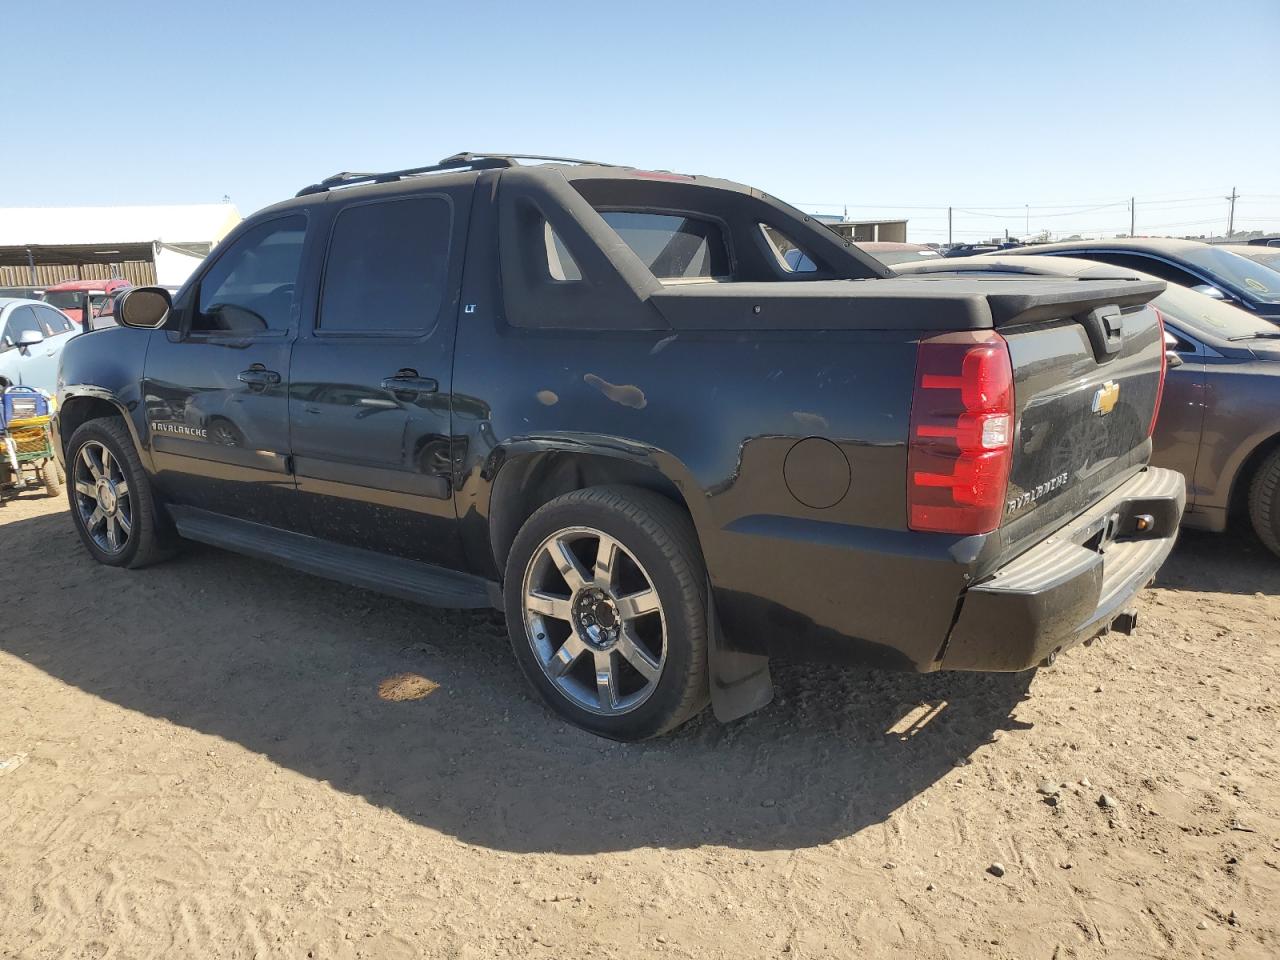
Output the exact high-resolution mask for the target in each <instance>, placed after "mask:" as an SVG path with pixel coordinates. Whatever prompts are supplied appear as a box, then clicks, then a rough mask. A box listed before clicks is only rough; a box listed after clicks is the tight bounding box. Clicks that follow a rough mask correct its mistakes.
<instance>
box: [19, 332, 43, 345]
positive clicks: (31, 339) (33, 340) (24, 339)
mask: <svg viewBox="0 0 1280 960" xmlns="http://www.w3.org/2000/svg"><path fill="white" fill-rule="evenodd" d="M42 343H44V334H43V333H41V332H40V331H39V330H23V331H22V332H21V333H20V334H18V346H19V347H38V346H40V344H42Z"/></svg>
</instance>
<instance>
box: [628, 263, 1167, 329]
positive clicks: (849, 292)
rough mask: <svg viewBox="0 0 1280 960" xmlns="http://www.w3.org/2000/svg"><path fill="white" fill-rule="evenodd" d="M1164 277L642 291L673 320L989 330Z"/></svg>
mask: <svg viewBox="0 0 1280 960" xmlns="http://www.w3.org/2000/svg"><path fill="white" fill-rule="evenodd" d="M1164 288H1165V284H1164V281H1162V280H1154V281H1152V280H1123V279H1115V280H1074V279H1059V278H1056V277H1029V278H1021V277H1017V278H1007V279H985V278H983V279H969V278H964V279H956V278H950V277H947V278H939V279H933V278H929V277H925V276H921V277H893V278H890V279H886V280H812V281H784V282H764V283H717V282H715V281H712V280H708V281H706V282H702V283H696V282H695V283H681V284H672V285H665V286H663V287H662V288H661V289H659V290H656V291H654V292H652V293H650V294H649V297H648V300H649V302H650V303H652V304H653V305H654V306H655V307H657V309H658V311H659V312H660V313H661V314H662V316H663V318H664V319H665V320H666V321H667V323H669V324H670V325H671V327H672V329H675V330H988V329H991V328H992V327H1006V326H1013V325H1016V324H1023V323H1036V322H1043V321H1047V320H1059V319H1065V318H1068V317H1074V318H1077V319H1080V320H1081V322H1084V320H1083V318H1085V317H1088V316H1089V315H1090V314H1092V313H1093V312H1094V311H1097V310H1099V309H1102V308H1106V307H1113V308H1117V309H1119V310H1123V309H1125V308H1127V307H1135V306H1141V305H1142V304H1145V303H1148V302H1150V301H1151V300H1152V299H1154V298H1155V297H1157V296H1158V295H1159V294H1161V293H1162V292H1163V291H1164Z"/></svg>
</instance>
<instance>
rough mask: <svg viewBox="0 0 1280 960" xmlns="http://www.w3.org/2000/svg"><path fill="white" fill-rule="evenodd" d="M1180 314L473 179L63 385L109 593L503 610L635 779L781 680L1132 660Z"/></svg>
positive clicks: (1069, 283) (762, 230) (259, 262)
mask: <svg viewBox="0 0 1280 960" xmlns="http://www.w3.org/2000/svg"><path fill="white" fill-rule="evenodd" d="M521 161H523V162H521ZM530 161H536V162H530ZM792 251H799V252H800V253H801V254H803V256H800V255H792V256H790V257H788V256H787V254H788V253H791V252H792ZM1162 289H1163V284H1162V283H1159V282H1146V281H1137V280H1071V279H1044V278H1029V279H1027V278H1024V279H1016V278H1015V279H999V280H988V279H944V280H937V279H926V278H902V277H897V276H895V275H894V273H893V271H892V270H890V269H888V268H887V267H884V266H882V265H880V264H879V263H878V262H877V261H875V260H874V259H872V258H871V257H870V256H867V255H865V254H863V253H861V252H859V251H858V249H857V248H856V247H854V246H852V245H851V244H850V243H849V242H847V241H845V240H844V239H842V238H841V237H839V236H837V235H836V234H835V233H834V232H833V231H831V230H829V229H828V228H827V227H825V226H823V225H822V224H821V223H819V222H816V221H814V220H813V219H811V218H810V217H807V216H805V215H804V214H802V213H801V212H799V211H798V210H796V209H794V208H792V207H790V206H787V205H786V204H783V203H780V202H779V201H777V200H776V199H774V198H773V197H771V196H769V195H767V194H765V193H762V192H760V191H759V190H755V189H752V188H749V187H745V186H742V185H740V184H736V183H731V182H728V181H724V180H718V179H713V178H709V177H704V176H686V175H682V174H676V173H670V172H666V171H646V170H638V169H632V168H628V167H618V166H611V165H607V164H599V163H589V162H581V161H569V160H556V159H554V158H545V157H535V158H529V157H515V156H509V155H498V154H483V155H479V154H459V155H457V156H454V157H450V158H448V159H447V160H444V161H442V162H441V163H439V164H436V165H433V166H430V167H422V168H417V169H411V170H400V171H392V172H387V173H378V174H338V175H336V176H334V177H330V178H329V179H327V180H325V181H322V182H321V183H318V184H315V185H312V186H309V187H306V188H305V189H303V190H302V191H300V192H299V194H298V195H297V196H296V197H295V198H294V199H292V200H287V201H285V202H283V203H280V204H277V205H275V206H273V207H269V208H267V209H266V210H263V211H261V212H260V213H258V214H256V215H254V216H252V217H250V218H249V219H248V220H246V221H245V222H244V223H242V224H240V225H239V226H238V227H237V229H236V230H235V231H234V232H233V233H231V234H230V235H229V236H228V237H227V238H226V239H225V240H223V241H222V242H221V243H220V244H219V245H218V247H217V248H216V249H215V250H214V251H213V253H212V254H211V255H210V256H209V258H208V259H207V260H206V262H205V263H204V264H203V265H202V266H201V267H200V269H199V270H198V271H197V272H196V273H195V275H194V276H192V277H191V279H190V280H189V281H188V282H187V283H186V285H185V286H184V287H183V288H182V289H181V290H180V291H178V292H177V293H176V294H172V295H171V294H170V293H169V292H168V291H167V290H164V289H161V288H158V287H142V288H136V289H133V290H131V291H130V292H129V293H128V294H126V295H125V296H124V298H123V299H122V301H121V303H120V305H119V310H118V313H119V317H120V320H121V323H122V325H121V326H119V327H114V328H108V329H104V330H98V331H93V332H90V333H86V334H85V335H84V336H80V337H77V338H76V339H75V340H74V341H72V342H71V343H69V344H68V345H67V347H66V348H65V350H64V351H63V354H62V365H61V370H60V374H59V382H58V395H59V396H58V398H59V409H58V414H57V422H56V427H57V430H58V434H59V437H58V446H59V450H60V452H61V453H62V454H63V456H64V462H65V465H66V469H67V472H68V475H69V482H68V485H67V486H68V494H69V498H70V505H71V516H72V519H73V521H74V523H75V525H76V529H77V530H78V532H79V534H80V537H81V539H82V540H83V541H84V545H85V547H86V548H87V549H88V551H89V552H90V553H91V554H92V555H93V557H94V558H95V559H97V560H98V561H100V562H102V563H105V564H111V565H115V566H124V567H142V566H145V565H147V564H149V563H152V562H155V561H156V560H158V559H161V558H162V557H164V556H166V554H167V553H168V552H169V551H170V550H171V549H172V548H173V546H174V544H175V543H176V541H177V540H179V539H182V538H185V539H190V540H198V541H203V542H204V543H208V544H214V545H216V546H219V547H223V548H226V549H229V550H235V551H239V552H241V553H244V554H249V555H252V556H256V557H262V558H267V559H270V560H274V561H277V562H280V563H283V564H287V565H289V566H292V567H295V568H298V569H301V570H305V571H309V572H311V573H314V574H318V575H320V576H324V577H330V578H333V579H335V580H340V581H344V582H346V583H350V584H355V585H358V586H361V587H366V588H369V589H372V590H378V591H382V592H384V593H387V594H391V595H394V596H397V597H403V598H408V599H411V600H415V601H421V602H424V603H427V604H434V605H439V606H448V607H488V606H495V607H499V608H501V609H503V610H504V611H505V613H506V619H507V623H508V625H509V631H510V636H511V644H512V648H513V650H514V652H515V656H516V659H517V661H518V662H519V663H520V666H521V668H522V669H523V671H524V673H525V675H526V676H527V677H528V679H529V681H530V683H531V684H532V685H533V687H534V688H535V689H536V690H537V691H538V693H539V694H540V695H541V696H542V697H543V698H544V699H545V700H546V702H547V703H548V704H549V705H550V706H551V707H552V708H553V709H554V710H556V711H558V712H559V713H560V714H562V715H563V716H564V717H565V718H567V719H568V720H570V721H571V722H573V723H576V724H578V725H580V726H582V727H585V728H586V729H588V730H591V731H594V732H596V733H598V734H602V735H604V736H607V737H613V738H616V739H621V740H633V739H639V738H643V737H649V736H654V735H657V734H661V733H663V732H665V731H669V730H671V729H672V728H674V727H676V726H677V725H678V724H680V723H681V722H683V721H685V720H687V719H688V718H689V717H691V716H693V715H694V714H696V713H697V712H698V711H699V710H700V709H702V708H703V707H704V706H705V704H706V702H707V700H708V699H710V700H711V702H712V703H713V705H714V707H715V711H716V714H717V716H718V717H720V718H721V719H722V720H724V719H731V718H733V717H736V716H740V715H742V714H744V713H746V712H748V711H750V710H753V709H755V708H757V707H759V706H761V705H763V704H764V703H767V702H768V700H769V698H770V697H771V695H772V694H771V689H772V688H771V684H770V677H769V669H768V664H769V657H770V656H774V655H777V656H782V657H787V658H806V657H807V658H820V659H823V660H828V661H836V662H841V663H853V664H865V665H871V666H875V667H881V668H897V669H903V670H914V671H932V670H994V671H1018V670H1027V669H1030V668H1034V667H1036V666H1038V665H1042V664H1046V663H1048V662H1051V661H1052V660H1053V659H1054V657H1055V656H1056V655H1057V654H1058V653H1059V652H1060V651H1062V650H1063V649H1065V648H1067V647H1070V646H1072V645H1073V644H1076V643H1078V642H1080V641H1085V640H1089V639H1091V638H1093V637H1095V636H1096V635H1098V634H1100V633H1103V632H1106V631H1108V630H1111V629H1120V630H1123V631H1125V632H1128V631H1129V629H1131V628H1132V626H1133V623H1134V620H1135V615H1134V613H1133V610H1132V604H1133V600H1134V596H1135V594H1136V593H1137V592H1138V591H1139V590H1141V589H1142V588H1143V587H1145V586H1146V585H1147V584H1148V583H1149V582H1150V581H1151V579H1152V577H1153V575H1154V574H1155V572H1156V570H1157V568H1158V567H1159V566H1160V564H1161V562H1162V561H1163V560H1164V559H1165V557H1166V556H1167V555H1168V553H1169V551H1170V550H1171V549H1172V547H1173V543H1174V537H1175V535H1176V532H1177V529H1178V521H1179V519H1180V517H1181V514H1182V509H1183V504H1184V499H1185V494H1184V488H1183V480H1182V477H1181V476H1179V475H1178V474H1175V473H1171V472H1168V471H1163V470H1156V469H1152V468H1150V467H1148V466H1147V459H1148V456H1149V454H1150V451H1151V439H1150V437H1151V431H1152V427H1153V424H1154V421H1155V416H1156V411H1157V408H1158V405H1159V401H1160V393H1161V388H1162V385H1163V378H1164V370H1165V365H1166V363H1165V361H1166V357H1165V348H1164V340H1163V335H1162V324H1161V319H1160V316H1159V313H1158V312H1157V311H1156V310H1155V309H1153V308H1152V307H1150V306H1148V302H1149V301H1150V300H1151V299H1152V298H1153V297H1154V296H1156V295H1157V294H1158V293H1159V292H1160V291H1161V290H1162Z"/></svg>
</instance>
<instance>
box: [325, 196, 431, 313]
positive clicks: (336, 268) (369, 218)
mask: <svg viewBox="0 0 1280 960" xmlns="http://www.w3.org/2000/svg"><path fill="white" fill-rule="evenodd" d="M451 213H452V211H451V208H450V205H449V202H448V201H447V200H443V199H441V198H439V197H411V198H406V199H402V200H384V201H381V202H378V203H365V204H360V205H358V206H354V207H348V208H347V209H346V210H343V211H342V212H341V213H339V214H338V217H337V219H336V220H335V221H334V226H333V236H332V238H331V239H330V241H329V257H328V261H327V263H326V266H325V274H324V290H323V292H322V294H321V298H320V320H319V327H320V329H321V330H323V331H325V332H329V333H332V332H341V333H370V332H373V333H401V332H412V333H421V332H423V331H426V330H430V329H431V328H432V327H434V326H435V323H436V316H437V315H438V314H439V312H440V307H441V305H442V304H443V303H444V301H445V286H446V284H447V283H448V276H449V235H450V231H451V228H452V216H451Z"/></svg>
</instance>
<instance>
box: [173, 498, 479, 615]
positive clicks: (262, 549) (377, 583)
mask: <svg viewBox="0 0 1280 960" xmlns="http://www.w3.org/2000/svg"><path fill="white" fill-rule="evenodd" d="M169 515H170V516H171V517H173V524H174V526H175V527H177V529H178V535H179V536H182V537H185V538H186V539H188V540H198V541H200V542H201V543H207V544H209V545H210V546H214V547H221V548H222V549H224V550H232V551H234V552H235V553H242V554H245V555H246V556H250V557H258V558H260V559H263V560H271V561H273V562H275V563H280V564H283V565H284V566H286V567H292V568H293V569H295V570H301V571H303V572H304V573H311V574H315V575H316V576H318V577H325V578H327V579H329V580H337V581H339V582H340V583H346V584H350V585H351V586H353V587H363V588H364V589H366V590H375V591H377V592H378V593H385V594H388V595H390V596H393V597H399V598H400V599H402V600H411V601H413V602H414V603H424V604H427V605H428V606H432V607H454V608H463V609H480V608H487V607H495V608H497V609H499V610H500V609H502V588H501V587H499V586H498V585H497V584H496V583H494V582H492V581H491V580H484V579H482V578H480V577H476V576H472V575H471V574H467V573H458V572H457V571H455V570H446V569H444V568H443V567H437V566H433V565H432V564H429V563H421V562H419V561H417V560H404V559H401V558H400V557H390V556H387V555H386V554H382V553H376V552H374V551H373V550H362V549H360V548H359V547H348V546H344V545H343V544H340V543H332V542H330V541H328V540H320V539H318V538H317V537H309V536H307V535H305V534H301V533H292V532H290V531H288V530H277V529H275V528H274V527H268V526H265V525H263V524H260V523H251V522H250V521H248V520H236V519H234V518H231V517H224V516H221V515H220V514H216V513H210V512H209V511H207V510H200V509H199V508H197V507H179V506H170V507H169Z"/></svg>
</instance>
